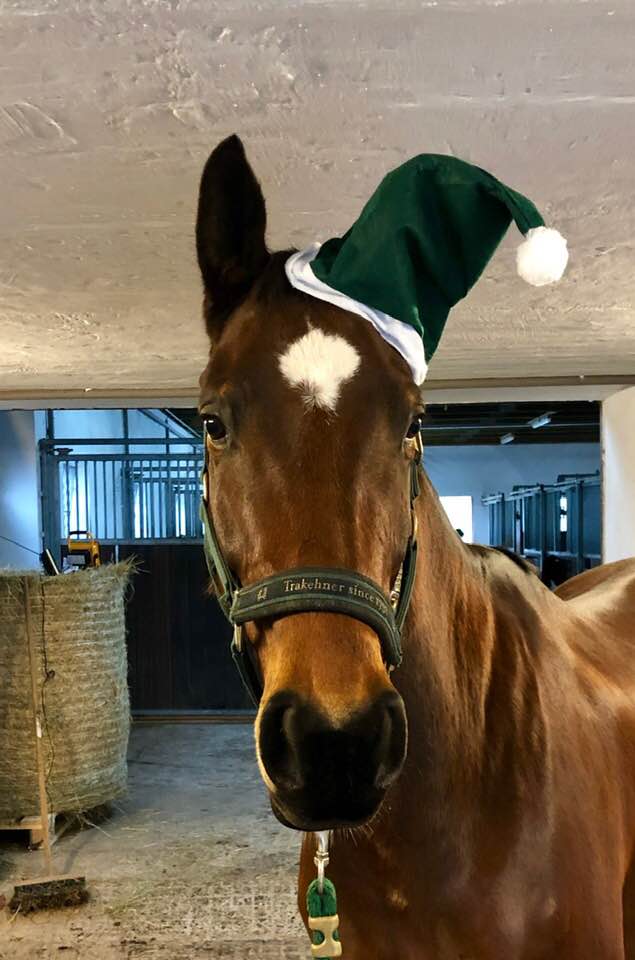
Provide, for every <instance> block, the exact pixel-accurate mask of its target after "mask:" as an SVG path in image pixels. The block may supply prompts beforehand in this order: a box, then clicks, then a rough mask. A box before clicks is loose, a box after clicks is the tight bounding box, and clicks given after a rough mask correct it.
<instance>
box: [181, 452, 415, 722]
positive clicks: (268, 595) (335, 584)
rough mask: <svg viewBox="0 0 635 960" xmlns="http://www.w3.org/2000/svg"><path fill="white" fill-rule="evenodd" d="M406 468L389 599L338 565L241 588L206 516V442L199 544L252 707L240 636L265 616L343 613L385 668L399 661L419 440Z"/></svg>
mask: <svg viewBox="0 0 635 960" xmlns="http://www.w3.org/2000/svg"><path fill="white" fill-rule="evenodd" d="M416 444H417V449H416V455H415V457H414V458H413V459H412V461H411V465H410V513H411V524H412V525H411V530H410V535H409V537H408V542H407V544H406V549H405V553H404V558H403V561H402V564H401V567H400V570H399V573H398V574H397V578H396V580H395V584H394V585H393V588H392V591H391V595H390V597H388V596H387V595H386V594H385V592H384V591H383V590H382V588H381V587H380V586H378V584H376V583H375V582H374V581H373V580H371V579H370V578H369V577H366V576H364V575H363V574H361V573H358V572H357V571H354V570H347V569H344V568H339V567H293V568H292V569H290V570H283V571H282V572H281V573H275V574H273V575H272V576H270V577H265V578H264V579H262V580H257V581H256V582H255V583H250V584H246V585H245V586H243V585H241V584H240V582H239V581H238V579H237V577H236V576H235V575H234V573H233V572H232V570H231V569H230V567H229V565H228V563H227V561H226V560H225V557H224V555H223V551H222V549H221V547H220V544H219V541H218V536H217V534H216V529H215V527H214V522H213V520H212V518H211V516H210V514H209V509H208V508H209V501H210V497H209V487H208V485H209V470H208V455H207V440H206V442H205V465H204V467H203V496H202V500H201V509H200V514H201V521H202V523H203V546H204V550H205V559H206V561H207V568H208V570H209V573H210V576H211V578H212V580H213V581H214V583H215V585H216V588H217V599H218V602H219V604H220V607H221V610H222V611H223V613H224V614H225V616H226V617H227V619H228V620H229V622H230V623H231V624H232V626H233V627H234V635H233V639H232V644H231V651H232V657H233V659H234V663H235V664H236V667H237V668H238V671H239V673H240V676H241V679H242V681H243V683H244V685H245V687H246V688H247V690H248V692H249V694H250V696H251V698H252V700H253V701H254V703H255V704H256V705H258V703H259V702H260V698H261V696H262V680H261V678H260V675H259V672H258V669H257V667H256V664H255V661H254V657H253V654H252V653H251V652H250V645H249V644H248V643H246V642H245V639H244V637H243V629H242V628H243V625H244V624H245V623H249V622H250V621H256V620H262V619H264V618H266V617H284V616H289V615H290V614H293V613H309V612H316V613H341V614H345V615H346V616H348V617H352V618H353V619H355V620H359V621H361V623H364V624H366V625H367V626H369V627H370V628H371V629H372V630H374V631H375V633H376V634H377V636H378V637H379V641H380V643H381V650H382V656H383V659H384V663H385V664H386V666H387V668H388V670H389V671H390V670H393V669H394V668H395V667H398V666H399V665H400V663H401V659H402V653H401V631H402V628H403V625H404V621H405V619H406V614H407V612H408V607H409V606H410V600H411V597H412V589H413V586H414V581H415V571H416V565H417V520H416V514H415V502H416V499H417V497H418V496H419V472H418V471H419V463H420V460H421V444H420V439H417V440H416Z"/></svg>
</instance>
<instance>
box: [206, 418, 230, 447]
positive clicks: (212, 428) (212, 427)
mask: <svg viewBox="0 0 635 960" xmlns="http://www.w3.org/2000/svg"><path fill="white" fill-rule="evenodd" d="M202 416H203V424H204V425H205V430H206V432H207V435H208V437H209V438H210V440H211V441H212V443H224V442H225V440H226V439H227V427H226V426H225V424H224V423H223V421H222V420H221V418H220V417H218V416H217V415H216V414H215V413H204V414H203V415H202Z"/></svg>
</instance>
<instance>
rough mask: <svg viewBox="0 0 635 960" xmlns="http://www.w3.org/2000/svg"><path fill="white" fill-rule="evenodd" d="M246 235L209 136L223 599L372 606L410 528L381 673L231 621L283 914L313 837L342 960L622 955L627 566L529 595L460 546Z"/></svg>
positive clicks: (345, 643)
mask: <svg viewBox="0 0 635 960" xmlns="http://www.w3.org/2000/svg"><path fill="white" fill-rule="evenodd" d="M265 228H266V212H265V203H264V199H263V195H262V191H261V188H260V186H259V184H258V181H257V179H256V177H255V175H254V173H253V170H252V168H251V167H250V165H249V163H248V161H247V158H246V156H245V151H244V148H243V146H242V144H241V142H240V140H239V139H238V138H237V137H236V136H234V137H230V138H228V139H227V140H225V141H223V142H222V143H221V144H220V145H219V146H218V147H217V148H216V149H215V150H214V151H213V152H212V153H211V155H210V157H209V159H208V161H207V163H206V165H205V168H204V171H203V175H202V179H201V184H200V193H199V204H198V216H197V226H196V247H197V254H198V262H199V266H200V269H201V273H202V278H203V287H204V301H203V315H204V320H205V324H206V328H207V333H208V335H209V339H210V354H209V361H208V363H207V366H206V368H205V370H204V371H203V373H202V375H201V377H200V412H201V415H202V417H203V418H204V420H205V421H206V424H207V429H206V440H205V446H206V460H207V474H208V478H207V484H208V489H207V497H206V505H205V512H206V515H207V518H208V519H209V520H210V521H213V524H214V530H215V535H216V537H217V540H218V545H219V550H220V551H222V556H223V558H224V561H225V563H226V566H227V569H228V570H229V571H231V572H232V573H233V575H234V576H235V577H236V579H237V581H239V582H240V583H242V584H247V585H249V584H254V583H259V582H262V581H263V578H270V577H272V576H275V575H276V574H277V573H279V572H280V571H293V570H294V569H297V568H300V567H301V568H303V569H304V568H307V567H313V568H319V569H323V568H327V569H329V570H331V571H333V570H340V571H355V572H356V574H358V575H359V576H360V577H365V578H368V581H369V582H370V581H372V582H373V583H375V584H377V585H379V587H380V588H381V589H382V590H383V591H384V592H385V594H386V595H389V594H390V592H391V590H394V589H395V581H396V580H397V578H398V574H399V571H400V569H401V567H402V563H403V558H404V552H405V551H406V549H407V545H408V543H409V538H410V537H412V534H413V524H414V525H415V526H416V528H417V545H418V561H417V566H416V576H415V578H414V584H413V589H412V598H411V602H410V604H409V606H408V610H407V614H406V617H405V620H404V623H403V629H402V644H403V662H402V664H401V666H400V667H398V668H397V669H392V668H391V667H390V666H388V665H387V658H386V655H385V650H384V646H383V644H382V641H381V638H380V635H379V632H378V630H377V629H373V626H372V625H371V624H370V623H368V622H364V620H363V619H359V618H357V617H356V616H350V615H348V614H347V613H345V612H341V611H339V610H338V609H328V610H325V611H321V610H319V609H308V610H303V609H300V610H297V611H295V612H291V613H289V614H288V615H285V616H276V615H271V616H265V617H261V618H259V619H257V620H253V621H249V622H245V623H244V625H243V626H242V628H241V631H242V632H241V636H242V642H243V644H244V645H245V646H246V648H247V650H248V656H249V658H250V662H251V664H252V667H253V670H254V671H255V673H256V674H257V676H258V678H259V682H260V684H261V688H260V692H259V705H258V712H257V717H256V722H255V742H256V754H257V761H258V764H259V767H260V772H261V775H262V779H263V781H264V784H265V786H266V788H267V791H268V794H269V798H270V803H271V807H272V809H273V812H274V813H275V815H276V816H277V817H278V819H279V820H280V821H281V822H282V823H283V824H285V825H286V826H288V827H292V828H294V829H296V830H298V831H301V832H303V833H304V837H303V841H302V851H301V862H300V871H299V903H300V910H301V912H302V914H303V917H304V921H305V924H306V922H307V917H306V905H305V903H304V893H305V890H306V887H307V884H308V883H309V882H310V880H311V879H312V878H313V876H314V867H313V857H314V854H315V851H316V838H315V832H316V831H326V830H329V831H332V836H333V844H332V850H331V856H332V859H331V866H330V871H329V875H330V876H331V878H332V879H333V881H334V882H335V885H336V887H337V891H338V901H339V916H340V931H341V940H342V944H343V952H344V956H345V957H346V958H348V960H369V958H370V960H396V958H399V960H459V958H461V960H556V958H557V960H635V868H634V867H633V841H634V839H635V562H634V561H622V562H618V563H613V564H608V565H606V566H603V567H600V568H598V569H595V570H592V571H590V572H587V573H584V574H582V575H581V576H579V577H576V578H575V579H574V580H572V581H570V582H569V583H568V584H565V585H563V586H561V587H560V588H559V589H558V590H556V591H555V592H551V591H550V590H549V589H548V588H547V587H546V586H545V585H544V584H542V583H541V581H540V579H539V578H538V576H537V575H536V574H535V573H534V572H533V570H532V568H531V567H530V565H528V564H526V563H524V562H522V561H521V560H519V559H518V558H515V557H514V556H510V555H507V554H505V553H503V552H501V551H498V550H495V549H493V548H488V547H484V546H477V545H468V544H466V543H464V542H463V541H462V540H461V539H460V538H459V537H458V536H457V535H456V533H455V531H454V529H453V528H452V526H451V525H450V523H449V521H448V519H447V518H446V516H445V513H444V510H443V508H442V507H441V504H440V502H439V498H438V497H437V495H436V493H435V491H434V489H433V488H432V486H431V484H430V482H429V480H428V479H427V477H426V474H425V471H424V469H423V468H422V467H419V466H418V465H417V459H418V447H419V444H418V442H417V436H418V433H419V427H420V418H421V414H422V411H423V400H422V396H421V391H420V389H419V388H417V387H416V386H415V385H414V383H413V381H412V377H411V374H410V371H409V369H408V367H407V365H406V363H405V361H404V360H403V359H402V357H401V356H400V354H398V353H397V352H396V351H395V350H394V349H393V348H392V347H391V346H390V345H389V344H387V343H386V342H385V341H384V340H383V339H381V337H380V336H379V335H378V334H377V332H376V331H375V329H374V328H373V327H372V326H371V324H370V323H368V322H366V321H365V320H363V319H361V318H360V317H359V316H357V315H353V314H352V313H348V312H347V311H345V310H343V309H340V308H339V307H337V306H334V305H332V304H329V303H326V302H323V301H320V300H317V299H315V298H312V297H310V296H307V295H306V294H304V293H302V292H300V291H298V290H296V289H294V288H293V287H292V286H291V285H290V283H289V282H288V280H287V277H286V275H285V266H284V265H285V261H286V259H287V257H288V255H289V254H290V252H291V251H282V252H275V253H271V252H270V251H269V250H268V248H267V246H266V242H265ZM424 459H425V452H424ZM413 464H414V466H413ZM413 470H414V471H415V472H416V474H417V478H418V487H419V489H418V492H417V494H416V496H414V497H413V495H412V492H411V484H410V478H411V476H412V472H413ZM243 652H244V651H243ZM393 666H394V664H393Z"/></svg>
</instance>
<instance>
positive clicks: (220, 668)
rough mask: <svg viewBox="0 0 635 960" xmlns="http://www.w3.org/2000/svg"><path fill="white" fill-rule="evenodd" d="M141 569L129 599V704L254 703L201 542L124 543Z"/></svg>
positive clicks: (210, 706)
mask: <svg viewBox="0 0 635 960" xmlns="http://www.w3.org/2000/svg"><path fill="white" fill-rule="evenodd" d="M127 556H133V557H135V559H136V563H137V567H138V571H137V573H136V574H135V576H134V577H133V583H132V589H131V594H130V598H129V601H128V612H127V626H128V661H129V681H130V692H131V705H132V710H133V711H146V710H150V711H155V710H156V711H182V712H184V713H187V712H191V711H205V710H228V711H232V710H243V709H246V708H250V707H251V706H252V704H251V701H250V700H249V698H248V696H247V694H246V693H245V692H244V690H243V687H242V684H241V682H240V679H239V677H238V674H237V672H236V668H235V666H234V664H233V661H232V658H231V653H230V641H231V629H230V627H229V625H228V623H227V621H226V620H225V618H224V616H223V615H222V613H221V611H220V608H219V606H218V604H217V603H216V600H215V599H214V598H213V597H209V596H207V593H206V590H207V584H208V582H209V577H208V573H207V568H206V566H205V559H204V556H203V549H202V546H200V545H199V544H165V545H151V546H150V545H149V546H137V545H130V546H125V545H122V546H120V547H119V557H120V559H124V558H125V557H127Z"/></svg>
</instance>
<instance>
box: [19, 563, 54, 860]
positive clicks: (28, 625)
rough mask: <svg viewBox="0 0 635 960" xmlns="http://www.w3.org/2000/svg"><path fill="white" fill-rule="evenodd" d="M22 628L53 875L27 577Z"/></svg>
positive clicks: (42, 816)
mask: <svg viewBox="0 0 635 960" xmlns="http://www.w3.org/2000/svg"><path fill="white" fill-rule="evenodd" d="M23 587H24V627H25V632H26V643H27V648H28V651H29V670H30V674H31V705H32V707H33V730H34V733H35V756H36V761H37V779H38V793H39V801H40V823H41V829H42V846H43V849H44V860H45V862H46V872H47V873H48V874H49V875H50V874H52V873H53V858H52V856H51V837H50V834H49V811H48V801H47V797H46V776H45V773H44V753H43V751H42V721H41V715H40V710H39V708H38V691H37V664H36V662H35V648H34V646H33V633H32V630H31V597H30V591H29V580H28V577H24V580H23Z"/></svg>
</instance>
